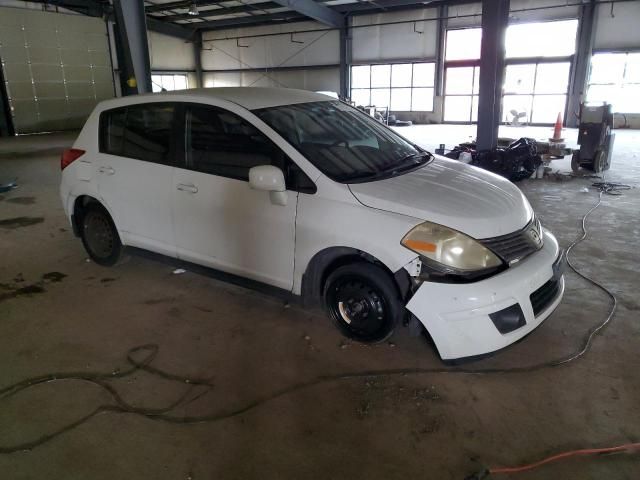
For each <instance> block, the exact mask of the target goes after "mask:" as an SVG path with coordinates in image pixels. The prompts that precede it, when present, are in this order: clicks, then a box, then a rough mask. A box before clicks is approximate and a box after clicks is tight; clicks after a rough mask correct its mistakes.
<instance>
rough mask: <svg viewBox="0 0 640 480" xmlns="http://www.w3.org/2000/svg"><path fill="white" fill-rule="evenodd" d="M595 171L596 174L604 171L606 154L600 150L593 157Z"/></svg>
mask: <svg viewBox="0 0 640 480" xmlns="http://www.w3.org/2000/svg"><path fill="white" fill-rule="evenodd" d="M593 171H594V172H595V173H601V172H602V171H604V152H603V151H602V150H598V151H597V152H596V154H595V156H594V157H593Z"/></svg>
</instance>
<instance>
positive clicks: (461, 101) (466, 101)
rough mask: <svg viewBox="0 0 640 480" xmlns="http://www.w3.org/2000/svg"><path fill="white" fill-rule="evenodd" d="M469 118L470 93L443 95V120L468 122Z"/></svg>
mask: <svg viewBox="0 0 640 480" xmlns="http://www.w3.org/2000/svg"><path fill="white" fill-rule="evenodd" d="M470 119H471V95H464V96H463V95H453V96H446V97H444V121H445V122H468V121H470Z"/></svg>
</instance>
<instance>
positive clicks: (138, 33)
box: [113, 0, 151, 95]
mask: <svg viewBox="0 0 640 480" xmlns="http://www.w3.org/2000/svg"><path fill="white" fill-rule="evenodd" d="M113 8H114V12H115V17H116V28H117V33H118V35H117V38H118V42H117V43H116V48H117V49H118V57H119V58H120V59H122V62H121V63H120V82H121V84H122V93H123V95H132V94H136V93H147V92H151V63H150V61H149V43H148V41H147V25H146V18H145V13H144V1H143V0H114V1H113Z"/></svg>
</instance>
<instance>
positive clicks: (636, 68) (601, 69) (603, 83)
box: [587, 53, 640, 113]
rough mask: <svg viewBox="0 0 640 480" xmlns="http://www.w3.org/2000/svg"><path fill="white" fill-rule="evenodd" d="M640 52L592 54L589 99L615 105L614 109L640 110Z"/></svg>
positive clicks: (627, 111) (624, 110)
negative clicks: (639, 96) (639, 94)
mask: <svg viewBox="0 0 640 480" xmlns="http://www.w3.org/2000/svg"><path fill="white" fill-rule="evenodd" d="M639 92H640V53H597V54H595V55H593V57H591V72H590V76H589V89H588V91H587V101H589V102H597V103H602V102H606V103H609V104H611V105H613V109H614V111H615V112H621V113H640V99H639V98H638V93H639Z"/></svg>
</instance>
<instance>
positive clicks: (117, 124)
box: [100, 108, 127, 155]
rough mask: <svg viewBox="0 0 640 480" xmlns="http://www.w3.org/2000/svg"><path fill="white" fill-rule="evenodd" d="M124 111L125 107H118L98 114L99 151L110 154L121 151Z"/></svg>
mask: <svg viewBox="0 0 640 480" xmlns="http://www.w3.org/2000/svg"><path fill="white" fill-rule="evenodd" d="M126 113H127V109H126V108H118V109H115V110H108V111H106V112H103V113H102V114H101V115H100V152H102V153H109V154H111V155H120V154H121V153H122V142H123V140H124V122H125V117H126Z"/></svg>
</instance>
